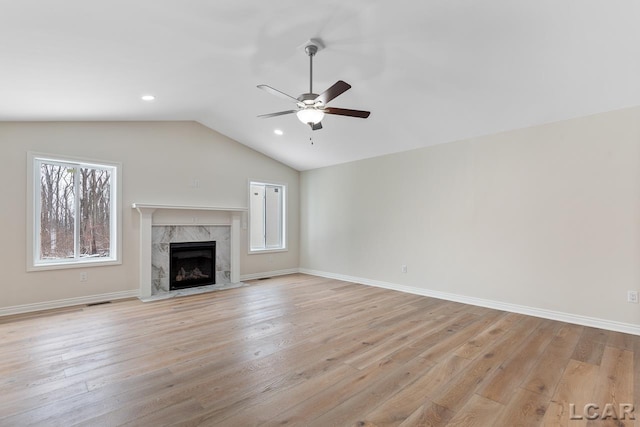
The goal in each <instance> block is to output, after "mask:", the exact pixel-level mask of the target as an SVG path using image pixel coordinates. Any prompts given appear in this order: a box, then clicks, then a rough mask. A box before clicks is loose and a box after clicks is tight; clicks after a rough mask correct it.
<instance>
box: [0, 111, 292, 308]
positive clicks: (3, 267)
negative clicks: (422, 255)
mask: <svg viewBox="0 0 640 427" xmlns="http://www.w3.org/2000/svg"><path fill="white" fill-rule="evenodd" d="M0 150H1V152H2V160H3V161H2V168H0V183H1V184H0V203H1V209H0V236H2V242H3V244H2V245H0V309H2V308H6V307H14V306H20V305H26V304H37V303H41V302H46V301H54V300H65V299H69V298H82V297H85V296H91V295H98V294H105V293H112V292H121V291H128V290H137V289H138V287H139V283H138V253H139V247H138V239H139V235H138V232H139V230H138V225H139V224H138V223H139V215H138V213H137V211H135V210H134V209H131V204H132V203H133V202H138V203H157V204H174V205H181V204H182V205H208V206H233V207H236V206H237V207H247V204H248V180H249V179H256V180H262V181H274V182H278V183H286V184H287V185H288V195H289V201H288V202H289V203H288V214H289V216H288V218H289V228H288V237H289V239H288V243H289V251H288V252H280V253H273V254H258V255H247V235H246V230H243V233H242V236H241V243H242V247H241V274H243V275H246V274H253V273H260V272H266V271H276V270H285V269H291V268H297V266H298V252H299V250H298V224H299V197H298V195H299V191H298V181H299V173H298V172H297V171H295V170H294V169H291V168H289V167H287V166H284V165H283V164H281V163H278V162H276V161H274V160H272V159H270V158H268V157H266V156H264V155H262V154H260V153H257V152H255V151H253V150H251V149H249V148H247V147H245V146H243V145H241V144H239V143H237V142H235V141H233V140H230V139H229V138H227V137H225V136H223V135H221V134H219V133H217V132H215V131H212V130H210V129H208V128H206V127H204V126H201V125H199V124H197V123H194V122H113V123H109V122H106V123H104V122H103V123H0ZM28 151H36V152H44V153H52V154H59V155H61V156H65V155H67V156H74V157H85V158H91V159H98V160H105V161H115V162H121V163H122V180H123V182H122V189H123V194H122V213H123V215H122V216H123V263H122V265H119V266H110V267H94V268H87V269H83V271H87V272H88V281H87V282H86V283H81V282H80V280H79V270H78V269H66V270H57V271H43V272H29V273H27V272H26V243H25V236H26V226H27V225H26V224H27V218H26V213H25V212H26V176H27V152H28ZM194 179H198V180H199V181H200V186H199V188H193V185H192V184H193V180H194Z"/></svg>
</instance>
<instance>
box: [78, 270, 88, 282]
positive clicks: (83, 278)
mask: <svg viewBox="0 0 640 427" xmlns="http://www.w3.org/2000/svg"><path fill="white" fill-rule="evenodd" d="M88 278H89V275H88V274H87V272H86V271H82V272H80V281H81V282H86V281H87V279H88Z"/></svg>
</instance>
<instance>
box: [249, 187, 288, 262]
mask: <svg viewBox="0 0 640 427" xmlns="http://www.w3.org/2000/svg"><path fill="white" fill-rule="evenodd" d="M249 191H250V194H249V196H250V197H249V251H250V252H256V251H269V250H284V249H286V239H285V229H286V227H285V224H286V223H285V201H286V187H285V186H284V185H280V184H268V183H264V182H250V183H249Z"/></svg>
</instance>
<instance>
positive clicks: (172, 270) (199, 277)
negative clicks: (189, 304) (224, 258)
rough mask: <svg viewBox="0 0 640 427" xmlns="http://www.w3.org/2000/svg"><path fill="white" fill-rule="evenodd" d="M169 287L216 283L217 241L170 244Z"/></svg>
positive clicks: (171, 288) (189, 286) (172, 288)
mask: <svg viewBox="0 0 640 427" xmlns="http://www.w3.org/2000/svg"><path fill="white" fill-rule="evenodd" d="M169 257H170V260H171V262H170V264H169V289H170V290H175V289H184V288H192V287H194V286H204V285H213V284H215V283H216V242H179V243H171V244H170V245H169Z"/></svg>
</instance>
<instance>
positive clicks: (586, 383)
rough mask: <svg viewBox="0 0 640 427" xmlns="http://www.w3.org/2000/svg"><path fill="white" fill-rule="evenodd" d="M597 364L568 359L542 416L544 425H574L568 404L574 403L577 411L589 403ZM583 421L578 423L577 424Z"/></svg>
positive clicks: (595, 378)
mask: <svg viewBox="0 0 640 427" xmlns="http://www.w3.org/2000/svg"><path fill="white" fill-rule="evenodd" d="M598 370H599V368H598V366H595V365H592V364H590V363H585V362H580V361H577V360H573V359H571V360H569V363H568V364H567V367H566V369H565V370H564V374H563V375H562V378H561V379H560V382H559V384H558V387H557V388H556V392H555V393H554V395H553V398H552V399H551V402H550V403H549V407H548V408H547V412H546V413H545V416H544V418H543V425H545V426H547V425H548V426H568V425H576V422H577V421H573V420H571V419H570V416H571V412H570V407H569V405H575V406H574V408H578V412H580V413H581V412H582V408H584V405H586V404H587V403H591V398H592V395H593V389H594V387H595V383H596V381H597V378H598ZM580 424H582V425H584V423H578V425H580Z"/></svg>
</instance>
